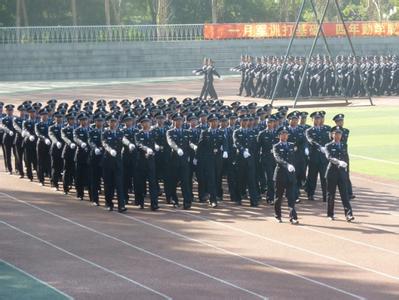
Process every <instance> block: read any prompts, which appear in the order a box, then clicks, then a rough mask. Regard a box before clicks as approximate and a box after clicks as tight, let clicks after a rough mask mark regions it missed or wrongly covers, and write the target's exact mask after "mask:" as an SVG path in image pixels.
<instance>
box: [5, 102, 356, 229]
mask: <svg viewBox="0 0 399 300" xmlns="http://www.w3.org/2000/svg"><path fill="white" fill-rule="evenodd" d="M14 109H15V107H14V105H12V104H8V105H5V106H4V104H3V103H1V102H0V124H1V125H0V141H1V146H2V149H3V157H4V165H5V169H6V171H7V172H9V173H10V174H13V173H16V174H18V175H19V176H20V178H24V177H27V178H28V179H30V180H31V181H32V180H33V176H34V172H33V171H36V172H35V176H37V179H38V181H39V182H40V183H41V184H42V185H45V183H46V180H45V178H46V177H47V178H50V182H51V186H52V187H53V188H55V189H56V190H59V189H62V190H63V192H64V193H65V194H68V193H69V192H70V190H71V188H72V187H73V186H74V187H75V190H76V197H77V198H78V199H80V200H83V199H84V198H86V197H87V195H88V198H89V200H90V201H91V202H92V204H93V205H95V206H98V205H99V193H102V192H103V193H104V196H105V202H106V208H107V210H113V209H114V202H113V200H114V199H115V197H116V199H117V207H118V211H119V212H124V211H126V204H128V203H132V204H135V205H137V206H139V207H140V208H141V209H143V208H144V204H145V198H146V196H148V197H149V199H150V206H151V209H152V210H157V209H158V208H159V205H158V197H159V196H160V195H162V194H164V195H165V198H166V202H167V203H168V204H170V205H173V206H174V207H179V206H180V204H181V203H182V205H183V208H184V209H190V207H191V205H192V202H193V201H194V195H195V194H194V191H196V192H197V193H196V194H197V195H198V196H197V200H198V201H199V202H209V205H210V206H211V207H213V208H216V207H217V206H218V203H219V202H220V201H222V200H223V199H224V198H225V195H224V193H226V190H227V189H223V180H224V179H226V181H227V187H228V194H229V199H230V200H231V201H232V202H234V203H236V204H237V205H241V202H242V200H243V199H249V201H250V205H251V206H252V207H256V206H258V205H259V204H260V203H261V201H262V200H263V199H265V200H266V202H267V203H268V204H270V205H273V206H274V210H275V217H276V220H277V221H278V222H281V221H282V212H281V205H282V200H283V198H284V196H285V197H286V198H287V199H288V207H289V220H290V222H291V223H292V224H297V223H298V216H297V213H296V209H295V205H296V203H298V202H299V201H300V200H299V196H300V194H301V192H302V190H303V191H304V192H305V193H306V195H307V198H308V200H309V201H314V200H315V191H316V186H317V180H318V177H320V182H321V190H322V198H321V199H322V201H324V202H327V216H328V217H329V218H330V219H331V220H333V219H334V199H335V196H336V190H337V187H338V190H339V193H340V197H341V200H342V204H343V207H344V211H345V217H346V219H347V221H352V220H353V219H354V217H353V214H352V208H351V204H350V200H351V199H352V198H354V197H355V196H354V195H353V192H352V185H351V182H350V179H349V155H348V136H349V130H348V129H346V128H344V127H343V126H344V115H343V114H338V115H336V116H335V117H333V118H332V123H333V124H332V125H333V126H331V127H330V126H328V125H326V124H325V123H324V121H325V117H326V114H325V112H324V111H315V112H313V113H311V114H310V115H309V117H310V118H311V119H312V125H309V124H307V119H308V113H307V112H304V111H292V112H288V107H286V106H281V107H278V108H277V110H276V111H275V112H274V113H273V107H272V106H271V105H269V104H267V105H264V106H258V105H257V103H250V104H248V105H241V103H240V102H238V101H237V102H234V103H231V104H230V105H225V104H224V102H223V101H222V100H207V101H206V100H201V99H199V98H194V99H191V98H185V99H184V100H183V101H181V102H179V101H178V100H177V99H176V98H175V97H171V98H169V99H167V100H165V99H159V100H157V101H154V100H153V99H152V98H151V97H146V98H145V99H143V100H141V99H135V100H133V101H129V100H127V99H125V100H122V101H120V102H119V101H117V100H111V101H108V102H107V101H105V100H103V99H101V100H98V101H96V102H93V101H86V102H83V101H82V100H75V101H73V103H67V102H59V101H57V100H55V99H52V100H49V101H47V102H46V103H45V104H44V105H42V103H40V102H35V103H32V101H25V102H23V103H22V104H21V105H19V106H18V107H17V108H16V109H17V111H18V113H15V112H14ZM13 157H14V159H13ZM194 182H196V183H197V184H195V185H194ZM60 183H62V185H61V184H60ZM102 183H103V186H104V188H103V191H102ZM178 188H180V190H181V195H182V196H181V197H182V198H183V199H182V201H181V200H180V199H179V196H178V193H177V190H178Z"/></svg>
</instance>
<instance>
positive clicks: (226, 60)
mask: <svg viewBox="0 0 399 300" xmlns="http://www.w3.org/2000/svg"><path fill="white" fill-rule="evenodd" d="M353 42H354V44H355V49H356V50H357V53H358V54H359V55H361V54H367V55H369V54H388V53H399V38H397V37H394V38H357V39H354V41H353ZM311 44H312V39H298V40H296V41H295V43H294V47H293V52H292V53H293V55H305V54H306V53H307V51H309V49H310V45H311ZM287 45H288V40H287V39H271V40H226V41H172V42H130V43H128V42H124V43H118V42H113V43H77V44H26V45H0V80H2V81H5V80H11V81H14V80H65V79H74V80H76V79H99V78H107V79H109V78H135V77H156V76H187V75H191V71H192V70H193V69H194V68H197V67H200V66H201V63H202V59H203V57H204V56H207V57H212V58H213V59H214V60H215V61H216V66H217V69H218V70H219V71H220V72H221V73H222V74H227V73H230V72H229V71H228V69H229V68H230V67H231V66H234V65H236V64H237V63H238V60H239V57H240V55H241V54H242V53H248V54H252V55H255V56H260V55H284V53H285V51H286V47H287ZM329 45H330V47H331V50H332V52H333V54H334V55H337V54H349V53H350V51H349V50H350V48H349V45H348V43H347V41H346V39H343V38H334V39H329ZM315 53H324V46H323V44H322V42H321V40H320V41H319V42H318V48H317V49H316V52H315Z"/></svg>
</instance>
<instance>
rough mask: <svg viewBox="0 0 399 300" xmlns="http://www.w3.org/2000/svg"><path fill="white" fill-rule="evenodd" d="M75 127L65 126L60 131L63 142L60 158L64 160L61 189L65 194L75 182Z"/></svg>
mask: <svg viewBox="0 0 399 300" xmlns="http://www.w3.org/2000/svg"><path fill="white" fill-rule="evenodd" d="M74 130H75V125H67V126H65V127H64V128H62V129H61V138H62V140H63V141H64V149H63V150H62V158H63V159H64V174H63V179H62V182H63V188H64V193H65V194H67V193H68V192H69V190H70V188H71V186H72V183H73V182H74V180H75V162H74V159H75V152H76V144H75V143H74V141H73V132H74Z"/></svg>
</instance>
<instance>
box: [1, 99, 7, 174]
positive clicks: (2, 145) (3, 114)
mask: <svg viewBox="0 0 399 300" xmlns="http://www.w3.org/2000/svg"><path fill="white" fill-rule="evenodd" d="M3 107H4V102H1V101H0V146H1V150H2V151H3V162H4V169H6V170H7V164H6V159H5V157H6V151H5V150H4V144H3V136H4V130H3V128H2V126H1V125H2V121H3V118H4V117H5V116H6V114H5V113H4V112H3Z"/></svg>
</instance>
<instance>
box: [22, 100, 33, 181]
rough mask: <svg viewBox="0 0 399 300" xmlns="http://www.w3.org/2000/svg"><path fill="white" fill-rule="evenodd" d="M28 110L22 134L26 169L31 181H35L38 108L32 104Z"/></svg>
mask: <svg viewBox="0 0 399 300" xmlns="http://www.w3.org/2000/svg"><path fill="white" fill-rule="evenodd" d="M26 111H27V112H28V114H29V117H28V119H27V120H25V121H24V122H22V129H23V131H22V134H23V136H24V140H23V148H24V163H25V169H26V176H27V177H28V178H29V180H30V181H33V170H36V166H37V156H36V133H35V124H36V110H35V109H34V108H33V107H32V106H28V107H27V108H26Z"/></svg>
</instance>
